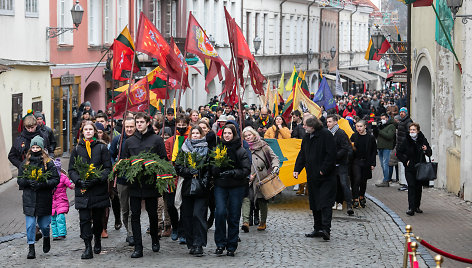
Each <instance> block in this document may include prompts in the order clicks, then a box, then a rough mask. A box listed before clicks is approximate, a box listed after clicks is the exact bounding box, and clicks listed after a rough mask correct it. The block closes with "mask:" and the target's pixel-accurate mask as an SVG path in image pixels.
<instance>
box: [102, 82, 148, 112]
mask: <svg viewBox="0 0 472 268" xmlns="http://www.w3.org/2000/svg"><path fill="white" fill-rule="evenodd" d="M127 101H128V111H132V112H143V111H145V110H147V109H149V87H148V82H147V78H146V77H144V78H143V79H141V80H139V81H138V82H136V83H135V84H133V85H132V86H131V89H130V90H129V97H128V90H125V91H123V92H122V93H121V94H120V95H118V96H116V97H115V117H114V118H121V117H122V116H123V113H124V112H125V109H126V102H127ZM108 107H111V103H109V104H108ZM108 107H107V108H108Z"/></svg>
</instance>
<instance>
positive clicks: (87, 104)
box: [84, 101, 92, 107]
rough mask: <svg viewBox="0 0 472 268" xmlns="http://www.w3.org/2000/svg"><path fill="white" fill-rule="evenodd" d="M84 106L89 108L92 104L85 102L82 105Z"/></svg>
mask: <svg viewBox="0 0 472 268" xmlns="http://www.w3.org/2000/svg"><path fill="white" fill-rule="evenodd" d="M84 106H85V107H90V106H92V104H91V103H90V101H86V102H85V103H84Z"/></svg>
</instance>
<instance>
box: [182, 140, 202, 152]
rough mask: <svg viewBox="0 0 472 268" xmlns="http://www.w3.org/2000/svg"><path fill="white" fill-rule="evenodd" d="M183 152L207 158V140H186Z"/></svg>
mask: <svg viewBox="0 0 472 268" xmlns="http://www.w3.org/2000/svg"><path fill="white" fill-rule="evenodd" d="M182 151H184V152H186V153H195V152H196V153H197V154H198V155H199V156H206V155H207V154H208V143H207V142H206V139H205V138H203V139H197V140H191V139H186V140H185V142H184V144H183V145H182Z"/></svg>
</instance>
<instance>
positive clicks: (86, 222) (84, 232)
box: [79, 208, 105, 241]
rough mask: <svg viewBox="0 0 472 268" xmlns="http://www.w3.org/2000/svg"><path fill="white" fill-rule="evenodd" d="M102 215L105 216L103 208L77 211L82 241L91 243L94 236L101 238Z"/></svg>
mask: <svg viewBox="0 0 472 268" xmlns="http://www.w3.org/2000/svg"><path fill="white" fill-rule="evenodd" d="M103 214H105V208H84V209H79V219H80V237H81V238H82V239H83V240H84V241H92V238H93V236H94V235H95V237H101V234H102V231H103V222H102V218H103ZM92 221H93V227H92Z"/></svg>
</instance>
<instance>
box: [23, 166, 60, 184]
mask: <svg viewBox="0 0 472 268" xmlns="http://www.w3.org/2000/svg"><path fill="white" fill-rule="evenodd" d="M51 175H52V173H51V171H46V172H43V169H42V168H38V167H36V166H33V165H24V166H23V175H21V176H18V178H21V179H27V180H33V181H37V182H47V181H48V178H49V177H51Z"/></svg>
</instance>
